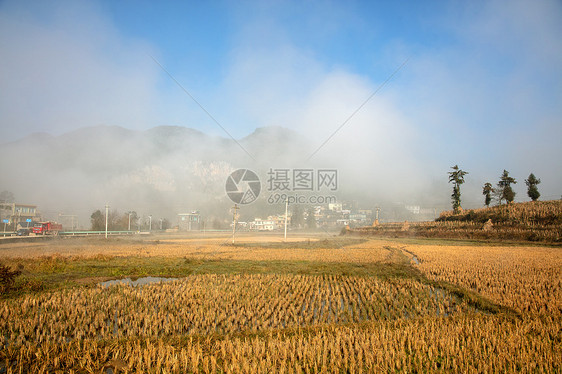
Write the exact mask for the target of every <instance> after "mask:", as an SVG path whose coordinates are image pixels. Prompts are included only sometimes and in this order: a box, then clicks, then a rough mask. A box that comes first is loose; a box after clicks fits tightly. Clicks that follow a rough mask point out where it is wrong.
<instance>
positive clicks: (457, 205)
mask: <svg viewBox="0 0 562 374" xmlns="http://www.w3.org/2000/svg"><path fill="white" fill-rule="evenodd" d="M451 169H452V170H453V171H450V172H449V183H453V193H452V194H451V201H452V205H453V211H454V212H455V213H458V212H459V210H460V209H461V185H462V184H463V183H464V176H465V175H467V174H468V172H467V171H464V170H462V169H460V168H459V166H458V165H455V166H453V167H451ZM540 183H541V180H540V179H538V178H537V177H535V175H534V174H533V173H531V174H529V177H528V178H527V179H525V184H526V185H527V195H528V196H529V197H530V198H531V200H532V201H537V200H538V199H539V197H540V196H541V194H540V192H539V189H538V188H537V185H539V184H540ZM512 184H517V181H516V180H515V178H513V177H510V176H509V172H508V171H507V170H504V171H503V173H502V175H501V176H500V180H499V182H498V184H497V186H496V187H495V188H494V187H493V185H492V184H491V183H490V182H486V183H484V186H483V187H482V194H483V195H484V204H486V206H490V203H491V202H492V200H494V199H495V200H496V201H497V202H498V205H501V204H502V202H503V201H505V202H506V203H507V204H509V203H511V202H513V200H514V199H515V191H513V188H511V185H512Z"/></svg>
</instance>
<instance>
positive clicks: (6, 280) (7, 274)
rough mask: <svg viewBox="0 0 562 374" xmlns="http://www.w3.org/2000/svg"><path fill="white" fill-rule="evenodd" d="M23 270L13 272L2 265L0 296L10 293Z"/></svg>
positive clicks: (0, 266) (0, 269) (0, 267)
mask: <svg viewBox="0 0 562 374" xmlns="http://www.w3.org/2000/svg"><path fill="white" fill-rule="evenodd" d="M20 274H21V270H19V269H18V270H11V269H10V267H8V266H5V265H2V264H0V295H3V294H5V293H6V292H8V291H10V290H11V289H12V287H13V286H14V283H15V282H16V277H17V276H18V275H20Z"/></svg>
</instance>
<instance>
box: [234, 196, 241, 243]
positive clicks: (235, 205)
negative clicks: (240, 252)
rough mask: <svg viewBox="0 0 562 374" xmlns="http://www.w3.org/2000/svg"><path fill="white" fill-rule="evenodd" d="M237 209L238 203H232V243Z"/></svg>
mask: <svg viewBox="0 0 562 374" xmlns="http://www.w3.org/2000/svg"><path fill="white" fill-rule="evenodd" d="M239 209H240V208H239V207H238V204H234V206H233V207H232V244H234V236H235V235H236V218H237V215H238V210H239Z"/></svg>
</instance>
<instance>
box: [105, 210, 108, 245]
mask: <svg viewBox="0 0 562 374" xmlns="http://www.w3.org/2000/svg"><path fill="white" fill-rule="evenodd" d="M108 216H109V205H107V204H105V238H106V239H107V221H108Z"/></svg>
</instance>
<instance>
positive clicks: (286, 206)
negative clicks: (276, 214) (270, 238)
mask: <svg viewBox="0 0 562 374" xmlns="http://www.w3.org/2000/svg"><path fill="white" fill-rule="evenodd" d="M288 212H289V199H288V198H287V200H285V237H284V239H283V241H285V242H286V241H287V221H288V220H289V218H288Z"/></svg>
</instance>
